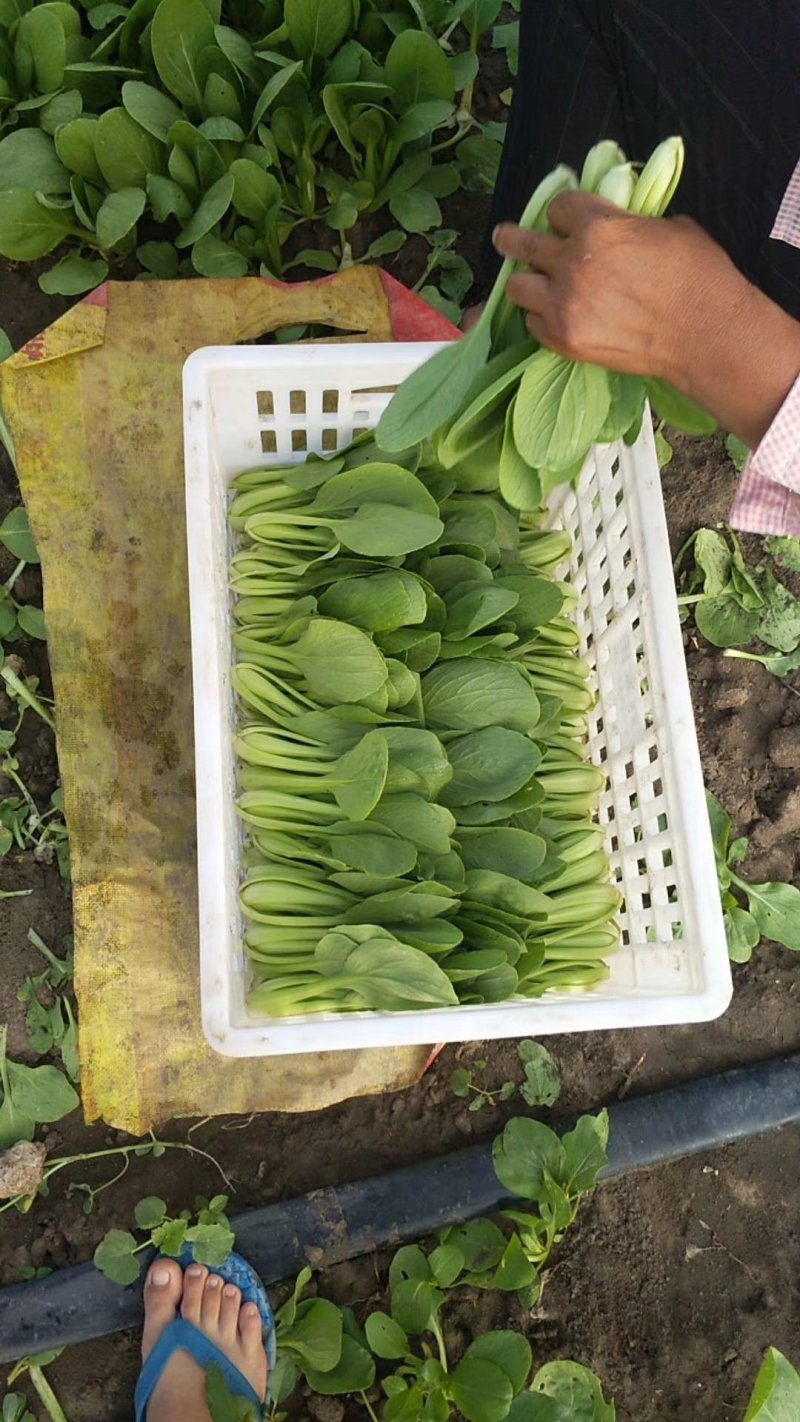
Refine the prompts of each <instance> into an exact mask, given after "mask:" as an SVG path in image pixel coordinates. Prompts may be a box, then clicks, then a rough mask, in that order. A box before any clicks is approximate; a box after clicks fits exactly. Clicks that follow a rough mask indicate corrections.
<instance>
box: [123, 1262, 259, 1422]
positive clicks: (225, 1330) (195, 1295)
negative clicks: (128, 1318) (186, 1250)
mask: <svg viewBox="0 0 800 1422" xmlns="http://www.w3.org/2000/svg"><path fill="white" fill-rule="evenodd" d="M144 1310H145V1317H144V1333H143V1334H142V1358H143V1359H147V1357H148V1355H149V1354H150V1352H151V1351H152V1349H153V1348H154V1347H155V1344H156V1343H157V1342H158V1339H159V1338H160V1337H161V1334H162V1333H163V1332H164V1329H165V1328H167V1327H168V1326H169V1324H170V1323H172V1322H174V1320H175V1319H176V1318H177V1317H178V1316H179V1315H180V1317H181V1318H185V1319H186V1321H187V1323H193V1324H194V1326H195V1328H199V1330H200V1332H201V1333H204V1334H205V1336H206V1338H210V1339H211V1341H212V1342H213V1343H215V1344H216V1345H217V1347H218V1348H219V1350H220V1352H222V1353H224V1354H225V1357H226V1358H229V1359H230V1361H231V1362H232V1363H233V1365H234V1367H236V1368H238V1369H239V1372H240V1373H241V1374H242V1375H243V1376H244V1377H245V1378H247V1381H248V1382H249V1383H250V1384H251V1385H252V1387H253V1388H254V1390H255V1392H256V1393H257V1394H258V1396H259V1397H263V1396H264V1394H265V1392H266V1390H267V1357H266V1354H265V1352H264V1345H263V1342H262V1338H261V1315H260V1314H259V1311H258V1309H257V1308H256V1305H255V1304H244V1305H242V1296H241V1294H240V1292H239V1290H238V1289H236V1288H234V1286H233V1285H232V1284H223V1282H222V1280H221V1279H220V1278H219V1276H218V1275H217V1274H209V1272H208V1270H207V1269H204V1268H203V1266H202V1265H201V1264H190V1265H189V1268H188V1269H187V1270H186V1273H185V1274H184V1272H183V1270H182V1269H181V1267H180V1265H179V1264H176V1263H175V1262H174V1260H172V1259H159V1260H157V1261H156V1263H155V1264H154V1265H153V1266H152V1268H151V1270H150V1272H149V1274H148V1276H147V1282H146V1284H145V1289H144ZM147 1422H211V1418H210V1416H209V1412H208V1408H207V1407H206V1403H205V1374H204V1372H203V1369H202V1368H201V1367H200V1366H199V1365H198V1364H197V1363H196V1362H195V1361H194V1359H193V1358H190V1357H189V1354H188V1353H184V1352H183V1351H181V1350H178V1351H177V1352H176V1353H175V1354H174V1355H173V1357H172V1358H171V1359H170V1361H169V1363H168V1364H167V1366H166V1368H165V1369H164V1372H163V1373H162V1374H161V1377H160V1378H159V1380H158V1382H157V1384H156V1386H155V1388H154V1389H153V1393H152V1396H151V1398H150V1401H149V1403H148V1406H147Z"/></svg>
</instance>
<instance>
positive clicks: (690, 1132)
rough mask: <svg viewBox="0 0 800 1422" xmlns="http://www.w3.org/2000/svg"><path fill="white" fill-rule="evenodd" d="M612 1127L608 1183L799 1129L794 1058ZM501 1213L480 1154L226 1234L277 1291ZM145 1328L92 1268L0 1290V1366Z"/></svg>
mask: <svg viewBox="0 0 800 1422" xmlns="http://www.w3.org/2000/svg"><path fill="white" fill-rule="evenodd" d="M609 1116H610V1121H611V1132H610V1138H609V1159H608V1165H607V1166H606V1168H605V1169H604V1170H603V1172H602V1176H601V1178H602V1179H604V1180H612V1179H615V1178H616V1177H618V1176H620V1175H626V1174H627V1173H628V1172H630V1171H632V1170H640V1169H642V1168H644V1167H646V1166H652V1165H660V1164H663V1163H665V1162H668V1161H672V1160H678V1159H680V1158H681V1157H682V1156H686V1155H696V1154H698V1152H701V1151H706V1150H712V1149H714V1148H716V1147H718V1146H723V1145H728V1144H730V1143H731V1142H733V1141H738V1140H742V1139H744V1138H746V1137H748V1136H754V1135H758V1134H759V1133H760V1132H762V1131H768V1130H773V1129H775V1128H777V1127H780V1126H786V1125H789V1124H791V1123H793V1122H800V1057H797V1058H795V1057H790V1058H783V1059H777V1060H774V1061H769V1062H760V1063H758V1064H757V1065H755V1066H749V1067H738V1068H736V1069H735V1070H734V1071H727V1072H723V1073H721V1074H720V1075H718V1076H711V1077H701V1078H699V1079H698V1080H697V1081H691V1082H687V1083H686V1084H685V1085H683V1086H674V1087H670V1088H669V1089H668V1090H666V1091H659V1092H657V1093H655V1094H653V1095H651V1096H642V1097H639V1098H638V1099H635V1100H631V1101H622V1102H619V1103H618V1104H615V1105H613V1106H611V1107H610V1108H609ZM509 1203H510V1197H509V1196H508V1195H507V1194H506V1193H505V1192H504V1191H503V1188H502V1186H501V1185H500V1183H499V1181H498V1180H497V1177H496V1176H495V1174H494V1171H493V1169H492V1150H491V1145H490V1144H486V1145H480V1146H472V1147H470V1148H468V1149H466V1150H460V1151H456V1152H455V1153H454V1154H452V1155H447V1156H444V1157H442V1158H440V1159H438V1160H428V1161H423V1162H421V1163H420V1164H418V1165H409V1166H404V1167H403V1168H402V1169H400V1170H392V1171H389V1172H388V1174H386V1175H378V1176H375V1177H374V1178H373V1179H369V1180H355V1181H353V1182H352V1184H349V1185H343V1186H340V1187H339V1188H336V1189H325V1190H316V1191H314V1192H313V1193H312V1194H310V1195H301V1196H300V1197H299V1198H298V1199H296V1200H286V1201H284V1202H283V1203H282V1204H277V1205H267V1206H266V1207H265V1208H263V1209H260V1210H251V1211H248V1213H247V1214H242V1215H239V1216H237V1217H236V1218H235V1219H234V1220H233V1221H232V1226H233V1228H234V1230H235V1232H236V1248H237V1249H238V1250H239V1251H240V1252H241V1253H242V1254H243V1255H244V1256H245V1257H246V1258H247V1259H248V1260H249V1261H250V1263H251V1264H252V1266H253V1268H254V1269H255V1270H256V1271H257V1272H258V1273H259V1274H260V1276H261V1278H262V1279H263V1281H264V1283H265V1284H274V1283H277V1282H278V1281H279V1280H281V1279H286V1278H289V1277H290V1276H292V1275H294V1274H295V1273H296V1272H297V1271H298V1269H301V1268H302V1267H303V1265H304V1264H309V1265H311V1267H312V1268H313V1269H323V1268H327V1267H329V1266H330V1265H332V1264H337V1263H340V1262H341V1261H342V1260H344V1259H353V1258H355V1257H356V1256H357V1255H359V1254H367V1253H369V1252H370V1251H371V1250H374V1249H379V1248H381V1247H383V1246H386V1245H397V1244H401V1243H402V1242H403V1241H404V1240H409V1239H419V1238H421V1237H422V1236H423V1235H426V1234H430V1233H432V1232H433V1231H435V1230H437V1229H442V1228H443V1227H444V1226H446V1225H449V1224H453V1223H455V1222H457V1221H460V1220H465V1219H472V1218H475V1217H476V1216H478V1215H486V1214H491V1213H492V1212H493V1211H496V1210H498V1209H502V1208H504V1207H505V1206H507V1205H508V1204H509ZM141 1320H142V1297H141V1285H138V1286H136V1285H134V1286H132V1287H131V1288H128V1289H122V1288H120V1287H119V1286H118V1285H117V1284H112V1283H110V1282H109V1281H108V1280H107V1279H105V1278H104V1277H103V1275H102V1274H100V1273H98V1271H97V1270H96V1269H95V1268H94V1265H93V1264H79V1265H77V1266H76V1267H73V1268H69V1269H60V1270H58V1271H57V1272H56V1273H54V1274H51V1275H49V1276H48V1277H47V1278H46V1279H38V1280H36V1281H34V1282H32V1283H28V1284H13V1285H12V1286H11V1287H10V1288H7V1289H2V1290H0V1363H2V1362H15V1361H16V1360H17V1359H18V1358H22V1357H27V1356H28V1355H30V1354H31V1353H40V1352H44V1351H47V1350H49V1349H51V1348H61V1347H67V1346H69V1345H70V1344H75V1343H85V1342H87V1341H88V1340H90V1339H93V1338H102V1337H104V1336H105V1335H107V1334H110V1333H118V1332H120V1331H122V1330H124V1329H127V1328H134V1327H136V1326H137V1324H140V1323H141Z"/></svg>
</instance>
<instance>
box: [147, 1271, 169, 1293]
mask: <svg viewBox="0 0 800 1422" xmlns="http://www.w3.org/2000/svg"><path fill="white" fill-rule="evenodd" d="M170 1278H171V1275H170V1272H169V1269H154V1270H153V1272H152V1274H151V1275H150V1283H151V1284H154V1285H155V1287H156V1288H157V1289H163V1288H164V1287H165V1286H166V1285H167V1284H168V1283H169V1281H170Z"/></svg>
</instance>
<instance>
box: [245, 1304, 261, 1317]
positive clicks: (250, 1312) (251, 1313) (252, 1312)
mask: <svg viewBox="0 0 800 1422" xmlns="http://www.w3.org/2000/svg"><path fill="white" fill-rule="evenodd" d="M245 1313H246V1314H247V1317H248V1318H255V1317H256V1314H257V1313H258V1308H257V1307H256V1305H255V1304H248V1305H247V1308H246V1309H245Z"/></svg>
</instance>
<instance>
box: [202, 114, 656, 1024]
mask: <svg viewBox="0 0 800 1422" xmlns="http://www.w3.org/2000/svg"><path fill="white" fill-rule="evenodd" d="M681 161H682V148H681V146H680V143H679V141H677V140H670V141H669V143H668V144H667V145H662V148H661V149H660V150H657V153H656V155H654V157H653V159H651V161H650V163H649V164H648V165H647V166H646V167H645V169H644V171H643V173H642V174H641V175H640V177H639V178H638V180H635V179H634V178H633V176H632V168H631V165H629V164H627V163H626V161H625V157H624V154H622V153H621V152H620V150H619V149H618V148H617V146H616V145H615V144H608V143H605V144H599V145H597V147H596V148H595V149H594V150H592V153H591V154H590V155H589V157H588V158H587V161H586V164H585V166H584V170H583V176H582V179H581V183H582V185H583V186H587V185H588V186H591V187H593V188H595V189H597V190H601V191H602V190H603V187H604V186H605V190H606V191H612V190H613V191H614V192H615V193H617V194H618V195H619V194H625V195H626V196H627V201H628V203H629V205H630V206H631V208H632V209H633V210H638V211H643V212H647V213H654V214H655V213H658V212H660V211H662V210H663V207H664V206H665V205H666V202H667V201H668V200H669V196H670V195H671V192H672V191H673V190H674V186H675V183H676V182H677V177H678V176H679V172H680V164H681ZM577 185H578V178H577V175H575V174H574V173H572V172H571V170H569V169H565V168H559V169H557V170H556V172H555V173H554V174H552V175H551V176H550V178H548V179H546V180H545V182H544V183H543V184H541V185H540V187H539V189H537V192H536V193H535V194H534V197H533V199H532V200H531V203H530V204H529V206H528V209H527V211H526V215H525V219H524V220H525V221H526V222H527V223H528V224H529V225H531V226H533V225H538V226H543V225H545V223H546V219H547V207H548V204H549V202H550V201H551V200H552V198H553V196H554V195H555V194H556V193H557V192H559V191H561V190H562V189H563V188H565V187H570V186H577ZM510 270H511V265H510V264H508V263H506V264H505V266H504V268H503V271H502V272H501V275H500V277H499V279H498V283H497V284H496V286H495V289H494V291H493V293H492V296H491V297H490V299H489V302H488V304H487V307H486V309H485V312H484V315H483V317H482V319H481V321H480V322H479V323H478V325H477V326H476V327H475V328H474V329H473V331H472V332H471V333H470V335H469V336H467V337H465V338H464V340H462V341H459V342H457V343H454V344H453V345H452V346H448V347H446V348H445V349H444V350H442V351H441V352H440V353H439V354H438V355H436V356H435V357H434V358H433V360H431V361H430V362H428V363H427V364H426V365H425V366H423V367H422V368H421V369H420V370H418V371H416V372H415V373H414V374H413V375H412V376H411V377H410V378H409V379H408V380H407V381H405V382H404V384H403V385H402V386H401V387H400V389H399V391H398V392H397V394H396V395H395V396H394V398H393V400H392V401H391V403H390V404H389V406H388V408H387V410H386V412H385V414H384V416H383V417H382V419H381V421H380V423H379V425H378V428H377V430H376V431H374V432H372V433H368V434H366V435H362V436H361V437H360V438H358V439H356V440H355V441H354V442H353V444H352V445H351V446H350V447H349V448H348V449H346V450H343V451H340V452H338V453H337V454H336V455H334V456H331V457H325V458H323V457H320V456H316V455H310V456H309V457H308V459H307V461H306V462H305V464H303V465H301V466H293V467H290V468H272V469H255V470H248V471H247V472H245V473H243V474H241V475H239V476H238V478H237V479H236V480H235V481H234V486H235V491H236V492H235V496H234V498H233V501H232V503H231V507H230V520H231V523H232V525H233V527H234V528H235V529H236V530H237V531H238V532H239V534H240V546H239V548H238V551H237V552H236V553H235V555H234V557H233V560H232V568H231V582H232V587H233V591H234V594H235V598H236V603H235V609H234V616H235V620H236V630H235V634H234V644H235V647H236V649H237V654H238V658H239V660H238V663H237V666H236V667H235V670H234V673H233V681H234V686H235V689H236V692H237V695H238V699H239V705H240V712H241V716H240V727H239V731H238V735H237V738H236V746H235V748H236V752H237V755H238V759H239V766H240V771H239V794H238V802H237V803H238V812H239V815H240V817H241V820H242V821H243V824H244V826H245V828H246V832H247V842H246V848H245V852H244V863H245V878H244V882H243V883H242V885H241V900H240V901H241V907H242V911H243V914H244V916H245V919H246V924H247V926H246V932H245V944H246V950H247V954H248V957H249V960H250V963H251V965H252V970H253V987H252V991H251V994H250V1008H251V1010H252V1011H253V1012H254V1013H255V1014H257V1015H263V1016H266V1017H275V1016H286V1015H293V1014H305V1013H309V1012H315V1011H324V1010H327V1011H337V1012H339V1011H358V1010H367V1009H375V1010H388V1011H402V1010H412V1009H413V1010H417V1009H420V1008H424V1007H440V1006H447V1005H456V1004H458V1003H487V1002H498V1001H502V1000H505V999H507V998H510V997H515V996H516V997H530V998H535V997H540V996H541V995H543V994H544V993H546V992H547V991H548V990H550V989H561V990H564V989H585V988H590V987H592V986H593V985H595V984H597V983H598V982H600V981H602V979H603V978H604V977H606V976H607V973H608V969H607V966H606V962H605V959H606V958H607V957H608V955H609V954H611V953H612V952H613V950H614V948H615V946H616V943H617V939H618V930H617V926H616V922H615V915H616V911H617V908H618V907H619V903H620V897H619V894H618V892H617V890H616V888H615V887H613V886H612V885H611V884H610V883H609V867H608V862H607V859H606V855H605V852H604V849H603V831H602V830H601V828H600V827H599V826H598V825H597V824H596V822H595V813H596V808H597V803H598V798H599V795H600V792H601V790H602V788H603V786H604V783H605V777H604V774H603V772H602V771H601V770H600V769H598V768H597V767H595V766H593V765H591V764H590V763H588V761H587V756H586V751H585V737H586V729H587V712H588V711H589V709H590V707H591V706H592V701H593V697H592V692H591V690H590V689H589V685H588V677H589V667H588V665H587V664H586V663H585V662H584V661H582V660H581V658H580V657H579V656H578V653H577V646H578V633H577V629H576V626H575V624H574V622H573V620H572V618H571V616H570V613H571V609H572V605H573V601H574V594H573V593H572V590H571V588H570V587H569V585H568V584H567V583H564V582H562V581H560V580H559V577H558V567H559V564H560V563H561V562H562V561H563V559H564V557H565V555H566V554H567V552H568V551H569V546H570V545H569V538H568V536H567V535H566V534H564V533H562V532H559V531H553V530H549V531H548V530H546V529H544V528H543V526H542V524H543V515H542V512H541V504H542V502H543V500H544V498H545V496H546V494H547V492H548V491H549V489H550V488H551V487H552V486H553V485H554V484H555V483H558V482H563V481H565V480H567V479H570V478H572V477H574V475H575V474H576V472H577V469H578V467H579V465H580V463H582V460H583V457H584V455H585V454H586V452H587V451H588V449H589V447H590V446H591V444H592V443H593V442H594V441H596V440H598V439H604V440H608V439H612V438H618V437H620V436H625V437H626V438H629V439H632V438H634V437H635V435H636V433H637V432H638V428H639V426H640V424H641V420H642V418H643V415H644V410H645V397H646V394H647V393H648V392H647V389H646V384H645V382H644V381H638V380H636V379H635V378H634V377H620V376H615V375H614V374H613V373H610V372H606V371H603V370H600V369H599V368H598V367H580V366H576V365H575V364H574V363H572V362H569V361H565V360H562V359H561V357H557V356H554V355H552V353H550V352H548V351H544V350H538V349H537V347H536V345H535V343H534V342H533V341H531V340H529V339H528V338H527V337H526V333H525V328H524V324H523V321H522V317H521V315H520V313H519V312H518V311H517V310H516V309H515V308H513V307H511V306H510V305H509V303H507V302H506V300H505V297H504V291H505V285H506V282H507V279H508V276H509V275H510ZM649 393H650V394H651V398H652V397H653V393H654V392H653V391H652V390H651V391H650V392H649Z"/></svg>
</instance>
